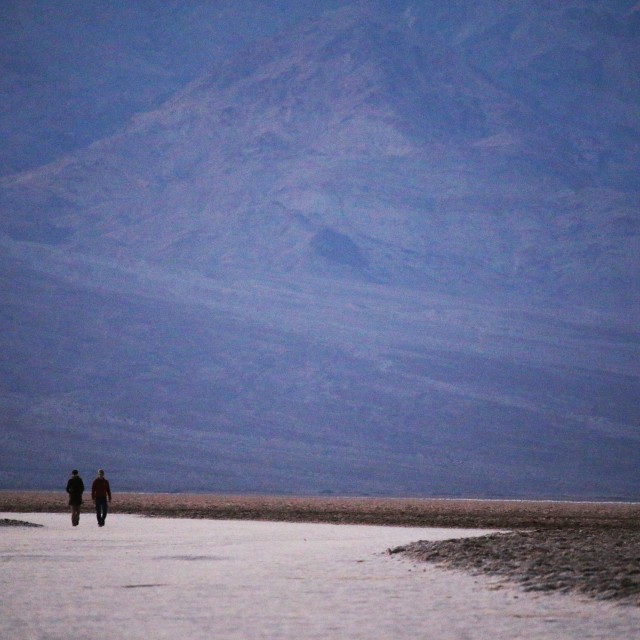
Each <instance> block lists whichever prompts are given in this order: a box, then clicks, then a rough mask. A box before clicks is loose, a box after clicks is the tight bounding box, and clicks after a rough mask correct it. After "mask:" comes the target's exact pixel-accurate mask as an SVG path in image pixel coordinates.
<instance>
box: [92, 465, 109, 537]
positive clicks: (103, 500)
mask: <svg viewBox="0 0 640 640" xmlns="http://www.w3.org/2000/svg"><path fill="white" fill-rule="evenodd" d="M107 498H108V499H109V502H111V487H110V486H109V481H108V480H107V479H106V478H105V477H104V470H102V469H100V470H99V471H98V477H97V478H96V479H95V480H94V481H93V485H92V486H91V499H92V500H93V501H94V502H95V503H96V516H98V526H99V527H104V521H105V520H106V519H107V511H108V510H109V508H108V503H107Z"/></svg>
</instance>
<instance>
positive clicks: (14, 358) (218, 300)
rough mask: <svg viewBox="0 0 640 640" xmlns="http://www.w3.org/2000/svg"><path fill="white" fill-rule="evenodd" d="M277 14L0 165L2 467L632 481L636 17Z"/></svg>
mask: <svg viewBox="0 0 640 640" xmlns="http://www.w3.org/2000/svg"><path fill="white" fill-rule="evenodd" d="M254 4H256V5H261V3H254ZM285 5H287V3H286V2H283V3H281V6H280V4H278V6H279V7H280V9H281V10H282V12H281V13H278V12H275V13H274V15H273V20H271V21H266V22H264V32H260V33H257V34H255V35H253V36H251V35H250V32H251V28H252V27H251V25H253V24H255V22H254V21H255V20H256V15H259V14H256V13H255V12H253V13H251V12H246V11H245V7H244V5H242V7H240V8H238V9H237V10H234V12H232V13H229V14H228V17H229V20H231V22H232V23H233V24H234V25H235V28H237V29H239V30H240V31H242V28H241V25H245V26H244V27H243V28H244V31H242V33H243V34H244V35H243V37H242V38H240V40H242V41H243V42H244V43H245V46H243V47H232V46H231V45H229V46H228V47H226V45H225V46H223V44H224V42H226V41H225V40H224V39H223V40H219V39H218V36H216V35H215V33H217V32H215V33H214V32H213V31H211V32H210V33H211V34H212V41H214V42H216V43H217V42H221V43H222V44H220V47H221V48H220V49H219V50H217V53H216V55H215V56H213V57H214V58H215V60H213V61H212V62H211V64H210V65H209V66H208V68H207V70H206V72H205V73H200V74H199V75H198V74H197V73H196V71H197V69H196V67H197V65H195V66H193V67H192V68H191V70H190V71H187V69H186V67H185V66H184V65H180V64H177V63H176V65H177V66H175V70H174V71H171V72H170V74H169V75H170V78H169V79H168V80H167V83H168V84H166V86H165V85H163V86H165V89H163V90H162V91H168V90H169V87H170V86H171V87H173V88H176V87H177V86H178V85H181V81H180V79H181V78H182V79H183V82H184V79H185V78H187V77H189V76H194V77H190V81H189V83H188V84H183V85H182V86H180V90H178V91H175V93H174V94H173V95H172V97H171V98H170V99H168V100H164V101H162V100H161V95H160V94H161V92H160V93H155V94H154V95H153V96H152V95H151V94H149V96H148V98H144V97H143V96H142V94H141V95H140V96H137V97H136V101H134V102H135V104H134V102H131V103H130V107H128V109H130V110H133V111H138V113H136V115H135V116H133V117H131V118H128V119H127V118H124V117H123V118H120V117H119V116H117V115H115V112H114V114H112V115H113V120H112V121H110V122H111V125H109V127H111V128H113V129H114V131H113V132H112V135H108V136H104V137H97V136H96V138H95V139H93V140H92V142H91V144H87V145H85V146H84V147H82V148H80V149H78V150H75V151H72V150H71V147H72V146H73V145H70V146H69V147H68V149H69V153H66V154H64V155H62V154H61V155H60V157H58V158H57V159H55V161H53V162H50V163H48V164H45V165H43V166H40V167H33V168H30V169H28V170H25V171H22V172H18V173H11V174H10V175H6V176H5V177H4V178H3V179H2V180H1V181H0V206H1V207H2V211H3V216H2V217H1V218H0V243H1V246H2V253H1V254H0V277H1V278H2V293H3V309H2V311H3V313H2V315H1V316H0V328H2V333H1V335H2V337H1V338H0V340H2V347H3V348H2V350H1V353H2V356H0V367H1V369H0V371H1V374H2V375H1V376H0V393H1V396H0V397H1V398H2V403H3V406H4V411H3V413H2V420H3V427H4V429H3V431H2V433H3V436H2V437H3V438H4V441H3V449H2V451H3V452H4V453H2V454H0V455H2V456H3V460H2V463H3V464H2V465H0V468H2V469H3V470H4V471H3V472H2V473H3V474H4V475H3V476H0V482H2V483H3V484H5V485H8V486H22V487H28V486H32V485H34V483H35V486H41V487H42V486H43V483H45V484H46V483H48V482H51V481H50V480H48V478H49V477H52V475H55V474H59V468H60V466H61V465H62V466H63V467H64V466H65V465H66V466H69V465H72V466H76V467H78V466H81V465H82V464H84V463H86V464H87V465H94V466H96V465H99V466H105V467H110V468H111V469H115V470H117V474H119V475H120V477H121V478H122V479H123V483H124V484H126V486H127V488H131V489H137V488H140V487H145V488H152V489H156V490H187V489H190V490H209V491H211V490H214V491H215V490H225V491H268V492H318V491H332V492H340V493H354V492H356V493H372V494H395V495H399V494H405V495H425V494H432V495H433V494H439V495H481V496H488V495H491V496H505V495H507V496H547V495H552V496H565V497H566V496H573V497H626V498H628V497H637V496H638V495H639V494H640V476H639V474H638V471H637V470H638V468H639V467H638V461H639V460H640V434H639V433H638V430H637V425H638V418H639V417H640V413H639V410H638V404H637V398H638V391H640V379H639V376H640V372H639V370H638V365H637V363H638V361H639V360H638V355H639V353H638V351H639V350H640V349H639V347H640V339H639V338H640V334H639V333H638V329H637V326H638V325H637V320H638V310H639V305H638V302H639V300H638V293H637V292H638V290H639V289H638V285H639V284H640V282H639V274H640V269H639V268H638V267H639V265H638V255H640V253H639V251H638V250H639V249H640V247H639V246H638V244H639V237H640V236H639V230H640V215H639V213H638V211H639V210H638V204H639V195H640V193H639V189H638V184H637V180H636V175H637V169H638V153H639V146H638V140H639V139H640V126H639V124H638V122H639V121H640V119H639V118H638V115H639V112H638V110H639V109H640V99H639V96H640V92H639V89H638V78H639V77H640V76H639V75H638V73H637V71H638V65H639V62H638V61H639V59H640V57H639V55H638V53H637V52H638V51H639V50H640V49H638V47H637V43H638V42H637V41H638V37H639V27H638V25H639V21H638V15H639V13H640V12H639V11H638V10H637V8H636V7H634V6H633V3H622V2H602V1H601V2H570V3H563V4H562V7H560V8H554V7H543V8H541V7H539V6H538V5H537V4H536V3H532V2H526V1H522V2H517V3H503V4H500V3H499V4H498V5H496V3H486V4H485V3H476V4H475V5H474V8H473V9H470V8H469V7H468V6H467V5H466V4H465V3H447V4H445V3H440V2H435V1H434V2H426V3H406V4H403V5H402V6H401V7H400V6H399V5H398V4H397V3H384V2H380V3H377V2H356V3H347V2H344V3H342V2H340V3H335V6H331V7H328V8H327V10H326V11H325V12H323V13H321V14H319V13H317V12H314V11H312V10H311V9H310V8H308V7H307V8H305V7H306V5H304V6H302V5H301V8H300V10H299V13H298V14H290V13H288V12H287V11H285V9H286V6H285ZM87 6H88V7H89V8H88V9H87V11H89V10H90V7H91V6H93V5H91V4H89V5H87ZM189 6H191V5H189ZM220 6H222V4H221V5H220ZM225 6H226V5H225ZM336 7H337V8H336ZM136 11H142V9H136ZM176 11H177V9H176ZM62 15H67V18H68V19H69V20H70V19H71V17H70V16H69V14H64V12H63V14H62ZM114 15H115V18H117V19H118V20H121V19H122V14H121V13H119V12H116V14H114ZM127 15H129V14H127ZM146 15H147V14H144V15H143V14H138V13H136V16H137V18H136V20H141V24H144V25H147V26H149V25H150V23H148V21H147V22H145V20H147V18H145V16H146ZM163 15H164V14H163ZM194 15H195V14H194ZM197 15H198V16H200V17H201V18H202V20H201V22H200V23H199V28H200V29H201V30H205V26H206V24H209V23H207V22H206V16H204V14H202V13H198V14H197ZM225 15H227V14H225ZM178 16H179V17H180V20H176V29H171V26H170V21H168V19H167V16H166V15H165V16H164V17H163V18H162V19H163V20H164V22H162V24H163V27H162V29H164V31H162V33H164V34H168V33H172V34H174V35H175V37H176V38H178V36H180V37H184V33H183V32H182V28H181V26H180V25H184V24H185V23H184V22H183V20H186V14H184V13H183V12H178V13H177V14H176V17H178ZM216 16H217V18H216V20H217V19H218V18H219V16H220V14H219V13H217V14H216ZM278 16H280V18H279V17H278ZM283 16H285V17H283ZM115 18H114V19H115ZM128 19H129V18H128ZM49 20H53V18H49ZM55 20H56V24H58V22H57V21H59V20H60V17H59V16H58V17H56V18H55ZM279 21H280V26H282V24H286V28H285V29H284V30H282V31H280V32H279V33H278V34H277V35H275V36H273V35H270V33H273V31H275V29H276V28H277V26H278V23H279ZM283 21H284V22H283ZM81 22H82V21H81ZM135 22H136V21H135V20H133V19H132V21H131V25H134V23H135ZM214 23H215V21H213V22H211V23H210V24H211V25H213V24H214ZM83 24H84V23H83ZM189 24H194V23H192V22H191V23H189ZM216 24H218V27H220V24H221V23H216ZM225 24H227V23H225ZM156 26H157V24H156ZM92 28H95V27H92ZM133 28H134V27H133V26H131V29H133ZM149 28H150V27H149ZM211 28H212V29H213V27H211ZM19 32H20V31H19ZM136 33H138V35H140V34H141V33H142V30H140V31H139V32H136ZM158 33H159V32H158ZM105 34H106V35H105V38H106V39H107V40H108V41H109V42H112V37H114V36H112V35H109V34H111V31H109V30H108V29H107V30H106V31H105ZM181 34H182V35H181ZM131 42H133V41H131ZM172 42H173V41H172V40H171V39H168V40H167V39H164V40H163V44H162V46H163V47H164V48H168V49H167V50H171V51H174V52H176V51H178V50H183V49H180V47H178V46H177V45H176V48H175V49H174V48H172V44H171V43H172ZM197 42H200V43H202V41H200V40H197V39H195V40H194V45H193V46H194V47H195V46H196V44H197ZM183 45H184V42H183ZM183 45H180V46H183ZM43 46H44V45H43ZM198 46H200V45H198ZM225 47H226V48H225ZM232 49H237V50H235V51H232ZM122 50H123V51H125V52H126V51H128V50H127V49H126V47H125V48H124V49H122ZM134 50H135V51H137V50H138V49H136V47H135V46H134V47H133V48H132V49H131V51H134ZM142 50H144V51H146V55H152V51H153V50H152V49H150V48H148V47H147V48H144V47H143V48H142ZM163 50H165V49H163ZM100 51H104V49H102V48H101V49H100ZM199 51H200V53H199V54H198V55H200V56H201V58H200V59H205V58H206V56H205V54H204V49H199ZM123 55H124V54H123ZM127 55H128V54H127ZM154 55H155V54H154ZM175 55H176V56H177V57H179V56H178V53H176V54H175ZM212 55H213V54H212ZM194 56H195V54H194ZM196 57H197V56H196ZM127 59H128V60H130V58H127ZM160 59H161V57H160V58H157V60H160ZM189 59H190V60H192V58H189ZM193 59H195V58H193ZM192 61H193V60H192ZM161 67H162V65H160V66H154V67H153V69H154V70H155V71H153V73H151V74H150V75H146V76H145V79H142V80H141V81H140V83H141V87H151V86H153V85H154V84H155V81H154V80H153V78H155V77H156V75H155V74H156V72H157V71H158V69H160V68H161ZM15 68H16V69H18V67H15ZM86 68H88V69H90V68H93V67H91V65H90V64H88V65H87V67H86ZM134 68H135V69H140V68H144V65H142V66H140V65H138V64H135V65H134ZM58 70H59V71H60V73H61V74H62V77H63V79H64V84H65V86H66V84H68V83H69V82H70V78H71V77H72V74H70V72H69V70H68V69H67V67H65V66H64V65H59V67H58ZM181 74H182V75H181ZM18 76H19V77H18V80H16V82H18V84H19V82H20V81H22V80H24V77H23V76H22V75H21V74H20V73H18ZM195 76H197V77H195ZM12 86H14V87H15V86H18V85H12ZM129 86H132V84H131V82H130V79H128V80H126V81H123V82H122V83H121V84H118V83H116V84H115V86H114V87H113V90H114V91H116V89H117V87H121V91H122V92H123V94H124V93H126V92H125V91H124V89H123V88H124V87H129ZM157 86H158V87H160V85H157ZM116 92H117V91H116ZM17 93H18V92H16V91H12V92H11V95H17ZM17 111H18V110H17V109H16V110H14V112H15V113H17ZM52 113H53V111H52ZM6 117H9V116H6ZM101 127H102V125H100V126H98V125H96V129H95V131H94V134H97V133H98V132H99V131H105V129H104V128H101ZM109 127H107V128H109ZM83 135H84V134H83ZM86 135H88V136H89V135H90V134H89V133H87V134H86ZM76 143H77V139H76ZM61 150H63V149H62V147H61ZM111 475H112V476H113V473H112V474H111Z"/></svg>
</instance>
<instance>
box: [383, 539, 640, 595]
mask: <svg viewBox="0 0 640 640" xmlns="http://www.w3.org/2000/svg"><path fill="white" fill-rule="evenodd" d="M389 552H390V553H392V554H395V553H402V554H405V555H407V556H409V557H411V558H413V559H417V560H420V561H424V562H433V563H436V564H438V565H439V566H442V567H446V568H451V569H463V570H465V571H470V572H472V573H474V574H476V575H479V574H487V575H492V576H498V577H500V578H503V579H505V580H507V581H510V582H516V583H518V584H519V585H521V586H522V588H523V589H524V590H525V591H538V592H547V593H569V592H573V593H580V594H585V595H588V596H590V597H592V598H596V599H599V600H612V601H616V602H620V603H625V604H631V605H635V606H640V531H638V530H631V529H586V530H585V529H578V530H566V529H565V530H540V529H538V530H533V531H515V532H512V533H496V534H492V535H488V536H482V537H480V538H469V539H457V540H446V541H442V542H429V541H419V542H414V543H412V544H410V545H407V546H403V547H396V548H394V549H390V550H389Z"/></svg>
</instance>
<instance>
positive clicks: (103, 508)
mask: <svg viewBox="0 0 640 640" xmlns="http://www.w3.org/2000/svg"><path fill="white" fill-rule="evenodd" d="M96 516H97V518H98V524H99V525H100V526H101V527H102V526H103V525H104V521H105V518H106V517H107V499H106V498H97V499H96Z"/></svg>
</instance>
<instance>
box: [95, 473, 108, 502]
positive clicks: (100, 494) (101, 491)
mask: <svg viewBox="0 0 640 640" xmlns="http://www.w3.org/2000/svg"><path fill="white" fill-rule="evenodd" d="M107 497H108V498H109V500H111V487H110V486H109V481H108V480H107V479H106V478H100V477H98V478H96V479H95V480H94V481H93V484H92V485H91V499H92V500H95V499H96V498H107Z"/></svg>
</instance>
